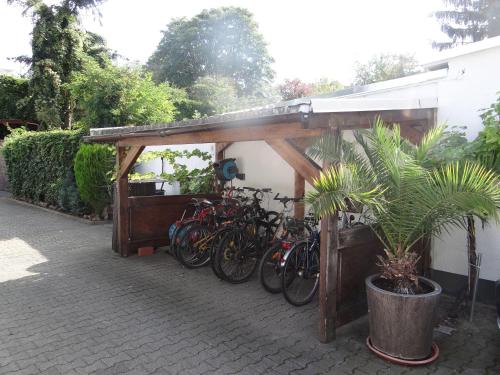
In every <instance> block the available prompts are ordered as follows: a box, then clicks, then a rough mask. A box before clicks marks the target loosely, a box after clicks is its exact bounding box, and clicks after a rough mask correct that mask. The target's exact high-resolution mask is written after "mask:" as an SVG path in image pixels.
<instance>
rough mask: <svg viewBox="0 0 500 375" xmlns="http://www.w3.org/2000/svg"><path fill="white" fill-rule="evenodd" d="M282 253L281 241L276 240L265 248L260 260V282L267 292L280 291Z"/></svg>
mask: <svg viewBox="0 0 500 375" xmlns="http://www.w3.org/2000/svg"><path fill="white" fill-rule="evenodd" d="M283 255H284V252H283V249H282V248H281V242H278V243H276V244H274V245H273V246H271V247H270V248H269V249H267V251H266V252H265V253H264V255H263V256H262V258H261V260H260V263H259V279H260V283H261V284H262V286H263V287H264V289H265V290H267V291H268V292H269V293H279V292H281V269H282V267H281V260H282V259H283Z"/></svg>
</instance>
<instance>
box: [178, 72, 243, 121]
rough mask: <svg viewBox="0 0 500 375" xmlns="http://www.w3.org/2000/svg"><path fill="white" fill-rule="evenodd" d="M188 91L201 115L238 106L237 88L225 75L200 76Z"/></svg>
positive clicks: (229, 109)
mask: <svg viewBox="0 0 500 375" xmlns="http://www.w3.org/2000/svg"><path fill="white" fill-rule="evenodd" d="M188 92H189V96H190V98H191V99H193V100H194V101H195V102H196V103H197V110H198V111H199V112H200V114H202V115H208V116H210V115H214V114H220V113H225V112H229V111H231V110H234V109H235V108H236V107H237V106H238V89H237V87H236V85H235V83H234V82H233V81H232V80H231V79H229V78H227V77H213V76H205V77H200V78H198V79H197V80H196V82H195V83H194V84H193V85H192V86H191V87H190V88H189V89H188Z"/></svg>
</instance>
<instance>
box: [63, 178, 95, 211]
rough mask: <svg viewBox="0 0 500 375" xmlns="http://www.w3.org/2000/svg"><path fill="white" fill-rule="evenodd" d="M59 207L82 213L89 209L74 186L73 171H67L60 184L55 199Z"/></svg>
mask: <svg viewBox="0 0 500 375" xmlns="http://www.w3.org/2000/svg"><path fill="white" fill-rule="evenodd" d="M57 202H58V203H59V207H61V208H62V209H63V210H65V211H69V212H73V213H75V214H79V215H82V214H84V213H86V212H88V211H89V209H88V206H87V205H86V204H85V203H84V202H83V201H82V199H81V197H80V192H79V191H78V188H77V187H76V181H75V175H74V174H73V171H68V174H67V175H66V178H65V179H64V181H63V184H62V186H61V187H60V188H59V196H58V199H57Z"/></svg>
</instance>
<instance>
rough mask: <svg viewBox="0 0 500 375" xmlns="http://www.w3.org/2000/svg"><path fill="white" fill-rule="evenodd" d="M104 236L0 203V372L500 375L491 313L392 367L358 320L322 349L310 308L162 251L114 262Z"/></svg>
mask: <svg viewBox="0 0 500 375" xmlns="http://www.w3.org/2000/svg"><path fill="white" fill-rule="evenodd" d="M111 229H112V228H111V226H109V225H98V226H93V225H86V224H84V223H81V222H78V221H73V220H68V219H67V218H65V217H63V216H59V215H53V214H50V213H48V212H46V211H42V210H38V209H36V208H32V207H28V206H24V205H19V204H16V203H15V202H13V201H12V200H9V199H4V198H1V197H0V301H2V309H0V375H3V374H44V375H45V374H47V375H58V374H64V375H77V374H78V375H89V374H103V375H109V374H134V375H149V374H161V375H169V374H172V375H175V374H188V375H201V374H217V375H219V374H238V375H239V374H249V375H255V374H304V375H305V374H314V375H316V374H351V375H352V374H361V375H366V374H370V375H371V374H374V375H375V374H383V375H399V374H410V375H412V374H413V375H420V374H431V375H434V374H438V375H452V374H460V373H463V374H477V375H481V374H500V358H499V357H498V353H500V335H499V334H498V331H497V330H496V329H495V326H494V318H495V312H494V310H493V309H491V308H489V307H487V306H483V305H478V307H477V309H476V317H475V321H474V323H473V324H470V323H468V322H467V321H466V320H465V319H461V320H459V322H458V324H457V327H456V328H457V330H456V331H455V332H454V333H453V335H451V336H447V335H439V336H438V335H436V337H435V340H436V342H437V343H438V345H439V346H440V349H441V356H440V358H439V359H438V361H437V362H436V363H435V364H433V365H431V366H428V367H425V368H418V369H417V368H415V369H412V368H405V367H399V366H395V365H392V364H389V363H387V362H384V361H382V360H380V359H378V358H376V357H375V356H374V355H373V354H372V353H370V352H369V351H368V350H367V349H366V347H365V344H364V340H365V338H366V335H367V334H368V326H367V320H366V318H362V319H360V320H358V321H356V322H354V323H352V324H350V325H348V326H345V327H342V328H341V329H339V331H338V335H337V340H336V341H334V342H333V343H330V344H320V343H319V342H318V340H317V332H316V329H317V323H318V306H317V300H315V301H313V303H312V304H310V305H308V306H304V307H301V308H296V307H293V306H290V305H289V304H288V303H287V302H286V301H285V300H284V299H283V297H282V296H280V295H271V294H268V293H266V292H265V291H264V290H263V289H262V288H261V286H260V285H259V282H258V280H257V279H256V278H253V279H252V280H250V281H249V282H248V283H245V284H240V285H230V284H228V283H224V282H221V281H220V280H218V279H217V278H215V277H214V276H213V275H212V272H211V270H210V268H203V269H198V270H188V269H185V268H183V267H182V266H180V265H179V263H177V262H176V261H175V259H173V258H172V257H170V256H169V255H167V254H165V253H164V252H157V253H156V254H155V255H153V256H150V257H129V258H120V257H119V256H117V255H116V254H114V253H113V252H112V251H111V249H110V244H111ZM451 302H452V301H451V300H450V299H446V298H443V307H447V306H448V305H449V304H450V303H451ZM446 304H448V305H446Z"/></svg>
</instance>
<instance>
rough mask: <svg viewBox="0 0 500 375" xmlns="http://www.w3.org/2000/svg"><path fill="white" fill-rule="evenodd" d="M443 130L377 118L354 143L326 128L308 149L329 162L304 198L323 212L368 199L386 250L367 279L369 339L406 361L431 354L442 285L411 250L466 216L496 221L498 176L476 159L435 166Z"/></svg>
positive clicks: (499, 194)
mask: <svg viewBox="0 0 500 375" xmlns="http://www.w3.org/2000/svg"><path fill="white" fill-rule="evenodd" d="M442 134H443V128H441V127H437V128H433V129H431V130H430V131H428V132H427V134H426V135H425V136H424V137H423V139H422V140H421V142H420V144H419V145H412V144H411V143H409V142H408V141H406V140H405V139H404V138H403V137H402V136H401V134H400V131H399V126H397V125H393V126H391V127H388V126H386V125H385V124H384V123H383V122H382V121H381V120H377V121H376V123H375V125H374V127H373V128H372V129H370V130H362V131H358V132H355V139H356V142H357V144H358V145H357V146H356V145H354V144H350V143H348V142H343V141H339V137H335V136H334V135H332V134H326V135H324V136H323V137H321V138H320V139H319V140H318V142H316V143H315V144H314V145H313V146H312V147H311V149H310V154H311V156H312V157H315V158H320V159H322V160H326V161H328V162H330V164H331V167H330V168H329V169H328V170H326V171H325V172H324V173H322V174H321V176H320V177H319V178H318V179H317V180H316V181H315V184H314V190H313V191H311V192H310V193H309V194H308V196H307V200H308V202H309V203H310V204H311V205H312V207H313V209H314V210H315V212H316V213H317V214H318V215H319V216H321V217H322V216H325V215H332V214H335V213H336V212H337V211H342V210H346V209H347V207H348V206H349V205H351V204H363V205H365V206H366V207H367V208H368V210H369V211H370V212H371V215H372V217H373V223H372V224H371V226H372V230H373V231H374V233H375V234H376V236H377V237H378V239H379V240H380V241H381V243H382V244H383V246H384V249H385V254H386V256H385V257H383V258H382V257H381V258H380V260H379V266H380V274H378V275H373V276H371V277H368V278H367V280H366V287H367V298H368V310H369V312H368V315H369V323H370V344H371V345H372V346H373V347H374V348H375V349H376V350H377V351H379V352H381V353H383V354H385V355H388V356H391V357H393V358H399V359H402V360H409V361H414V360H421V359H425V358H427V357H429V356H430V354H431V348H432V331H433V319H434V314H435V310H436V306H437V303H438V299H439V295H440V293H441V288H440V286H439V285H438V284H437V283H435V282H433V281H432V280H429V279H427V278H424V277H421V276H419V275H418V272H417V263H418V259H419V256H418V255H417V254H416V253H415V252H414V251H413V250H412V249H413V248H414V245H415V244H416V243H417V242H419V241H421V240H422V239H424V238H430V237H431V236H433V235H439V234H440V233H441V231H443V230H447V229H448V228H450V227H453V226H463V227H466V222H464V219H463V218H464V216H465V214H467V213H473V214H474V215H476V216H478V217H479V218H481V219H486V218H495V219H497V220H498V218H499V217H498V211H497V209H498V208H499V207H500V190H499V185H498V175H496V174H495V173H494V172H492V171H489V170H487V169H486V168H484V167H483V166H481V165H479V164H474V163H472V162H467V161H464V162H457V163H453V164H449V165H446V166H443V167H439V168H438V167H432V166H431V163H428V154H429V151H430V150H431V149H432V147H433V146H434V145H436V144H437V142H438V141H439V139H440V138H441V137H442Z"/></svg>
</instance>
